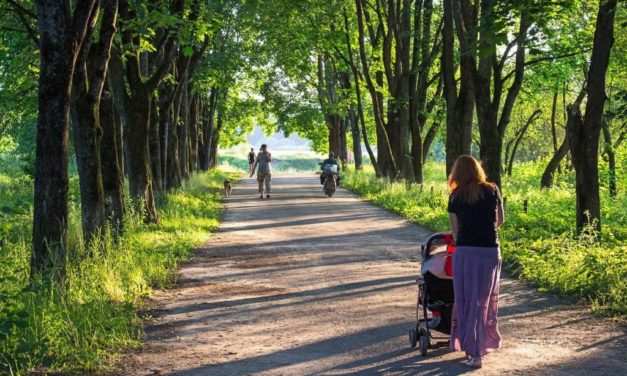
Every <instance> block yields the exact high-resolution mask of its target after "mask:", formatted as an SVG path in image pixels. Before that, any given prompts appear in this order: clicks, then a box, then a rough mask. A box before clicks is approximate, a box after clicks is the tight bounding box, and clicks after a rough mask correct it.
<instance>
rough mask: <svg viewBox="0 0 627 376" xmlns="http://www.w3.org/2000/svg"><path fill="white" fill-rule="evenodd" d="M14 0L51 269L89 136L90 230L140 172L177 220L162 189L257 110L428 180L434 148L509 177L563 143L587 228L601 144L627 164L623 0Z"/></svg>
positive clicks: (241, 130)
mask: <svg viewBox="0 0 627 376" xmlns="http://www.w3.org/2000/svg"><path fill="white" fill-rule="evenodd" d="M0 6H2V9H3V11H4V12H2V14H1V15H0V29H2V34H1V39H2V45H1V46H0V63H1V69H0V81H1V82H2V89H3V90H2V91H1V92H0V117H1V118H2V119H1V120H2V122H1V124H0V137H2V133H4V132H13V133H14V134H15V133H16V132H17V131H18V129H17V128H19V127H13V128H15V129H11V127H7V124H27V123H28V122H27V119H28V116H36V118H37V131H36V134H37V135H36V147H35V149H36V152H35V158H34V160H35V161H34V178H35V200H34V221H33V250H34V252H33V254H34V256H33V259H32V271H33V274H37V273H40V272H42V271H46V270H48V269H49V268H51V267H54V266H61V267H62V265H63V262H62V261H63V259H64V257H65V254H64V252H65V247H66V237H67V235H66V232H67V226H68V189H69V188H68V163H69V161H70V156H71V153H72V151H73V152H74V155H75V160H76V165H77V170H78V175H79V181H80V201H81V208H82V227H83V233H84V238H85V241H86V242H92V241H98V239H99V238H100V237H101V236H102V235H103V233H104V229H105V227H106V226H110V227H111V228H112V229H113V230H114V231H119V230H120V229H121V227H122V226H123V225H124V224H123V218H124V213H125V207H124V205H125V202H127V201H128V200H125V198H124V185H125V181H128V185H129V192H130V196H131V197H130V199H131V200H130V202H133V204H134V205H137V207H138V208H141V213H142V214H143V216H144V217H145V220H146V221H147V222H158V221H159V218H158V213H157V210H156V208H155V195H156V194H158V192H159V191H163V190H168V189H173V188H177V187H179V186H180V185H181V183H182V181H183V180H184V179H186V178H187V177H188V176H189V175H190V173H192V172H193V171H195V170H206V169H208V168H211V167H212V166H215V164H216V161H217V150H218V147H219V146H231V145H234V144H237V143H238V142H240V141H242V139H243V135H245V134H247V133H248V132H249V131H250V130H251V129H252V127H253V125H254V124H258V125H260V126H261V127H263V128H264V129H265V130H266V131H274V130H282V131H284V132H285V133H293V132H296V133H298V134H300V135H301V136H304V137H306V138H308V139H310V140H311V142H312V145H313V147H314V148H315V149H316V150H318V151H328V150H330V151H333V152H335V153H336V154H337V155H339V156H340V159H341V160H342V162H343V163H346V162H347V159H348V154H349V153H348V149H349V148H351V149H352V154H353V155H354V157H355V165H356V167H357V168H358V169H359V168H361V165H362V159H361V156H362V154H363V153H362V150H361V147H362V145H363V146H364V147H365V149H366V152H367V155H368V156H369V159H370V161H371V163H372V165H373V166H374V168H375V171H376V174H377V175H378V176H380V177H386V178H390V179H405V180H406V181H408V182H412V183H422V180H423V166H424V163H425V162H426V160H427V157H428V155H430V152H431V151H434V150H433V149H434V146H435V149H436V150H435V152H439V151H438V150H440V149H441V148H442V146H443V149H444V152H445V153H444V154H443V155H444V157H445V159H446V165H447V171H449V170H450V168H451V166H452V163H453V161H454V160H455V158H456V157H457V156H459V155H461V154H469V153H471V152H477V153H478V154H479V156H480V157H481V159H482V161H483V163H484V166H485V168H486V171H487V173H488V175H489V178H490V179H491V180H492V181H494V182H496V183H497V184H499V185H500V183H501V175H502V173H503V172H509V173H511V170H512V165H513V163H514V161H515V159H516V158H517V156H518V155H523V156H526V158H537V157H542V156H547V154H551V155H552V156H553V157H552V158H550V162H549V163H548V166H547V169H546V172H545V174H544V176H543V179H542V185H543V186H546V187H550V186H551V184H552V181H553V175H554V174H555V171H556V170H558V169H559V168H560V166H561V161H562V160H563V159H564V158H569V159H570V162H569V163H570V164H572V166H573V167H574V169H575V170H576V175H577V184H576V186H577V213H578V214H577V225H578V227H581V226H582V225H583V224H584V223H586V222H587V221H588V217H587V216H586V214H585V213H586V212H589V214H590V216H591V218H593V219H598V218H600V199H599V177H598V156H599V154H601V152H603V154H604V156H605V157H606V158H607V160H608V163H609V164H610V171H612V174H611V176H614V177H615V173H614V171H615V169H616V160H615V157H614V154H613V150H614V149H615V148H616V147H618V145H620V143H621V142H623V140H624V139H625V134H626V133H627V132H626V129H625V118H626V117H625V112H626V111H625V108H626V106H625V103H627V95H626V92H627V91H625V90H624V84H625V82H627V77H625V71H624V68H623V67H624V63H625V61H624V60H625V56H627V53H625V52H626V51H625V50H626V49H627V40H625V38H626V37H625V36H624V35H623V34H625V33H615V32H614V25H615V24H618V25H621V26H620V27H624V24H625V19H626V18H627V17H626V15H625V9H623V8H624V7H620V6H618V5H617V1H616V0H600V1H599V2H598V3H595V4H594V5H592V4H591V2H589V1H585V0H567V1H554V0H524V1H510V0H498V1H497V0H443V1H433V0H273V1H269V0H246V1H238V0H211V1H206V0H160V1H148V0H133V1H130V0H76V1H73V2H68V1H57V0H36V1H32V0H0ZM615 19H618V22H616V21H615ZM615 38H616V39H617V40H618V42H619V43H617V45H616V46H613V41H614V39H615ZM612 51H613V52H612ZM37 66H38V67H37ZM582 72H583V73H582ZM608 72H609V75H610V77H611V79H610V80H609V82H608V80H607V79H606V76H607V75H608ZM33 77H38V80H35V79H33ZM608 87H609V88H610V99H611V100H610V101H609V102H610V103H609V104H608V103H607V102H608V101H606V97H607V96H606V88H608ZM33 89H36V90H37V92H38V96H37V97H34V96H33V95H31V94H30V93H31V92H33ZM29 101H30V102H29ZM31 102H32V103H35V105H36V108H33V106H32V105H29V103H31ZM584 104H585V112H583V113H582V111H581V108H582V106H584ZM29 106H30V107H29ZM540 124H545V126H544V128H540ZM23 128H24V129H28V127H27V126H24V127H23ZM7 129H9V131H7ZM26 133H27V132H26ZM601 133H602V134H603V136H604V148H603V150H600V135H601ZM69 135H71V136H72V137H71V139H69ZM20 137H22V138H23V139H27V138H28V136H24V135H23V136H20ZM524 140H528V142H524ZM71 145H73V148H71ZM615 190H616V188H615V184H614V192H615ZM597 223H599V222H597ZM599 226H600V224H599ZM599 228H600V227H599Z"/></svg>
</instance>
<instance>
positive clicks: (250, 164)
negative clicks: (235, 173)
mask: <svg viewBox="0 0 627 376" xmlns="http://www.w3.org/2000/svg"><path fill="white" fill-rule="evenodd" d="M254 165H255V148H250V153H248V173H249V174H250V175H251V176H252V175H253V172H254V171H255V169H254V168H253V166H254Z"/></svg>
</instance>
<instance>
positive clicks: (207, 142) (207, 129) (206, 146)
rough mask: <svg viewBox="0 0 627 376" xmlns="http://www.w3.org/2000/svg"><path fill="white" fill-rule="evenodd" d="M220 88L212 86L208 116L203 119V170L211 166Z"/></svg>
mask: <svg viewBox="0 0 627 376" xmlns="http://www.w3.org/2000/svg"><path fill="white" fill-rule="evenodd" d="M217 94H218V90H217V88H216V87H212V88H211V91H210V93H209V103H208V105H207V107H208V108H207V110H206V113H207V114H206V118H204V119H203V131H202V135H203V136H202V137H203V147H202V152H201V165H200V168H201V169H202V170H203V171H207V170H209V168H210V167H211V163H210V162H211V145H212V143H211V142H212V137H213V136H212V135H213V122H214V119H215V113H216V105H217V100H218V95H217Z"/></svg>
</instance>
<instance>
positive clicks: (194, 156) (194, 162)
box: [189, 93, 199, 172]
mask: <svg viewBox="0 0 627 376" xmlns="http://www.w3.org/2000/svg"><path fill="white" fill-rule="evenodd" d="M198 106H199V99H198V93H193V94H192V101H191V106H190V109H191V113H190V115H189V120H190V127H189V131H190V132H189V140H190V146H189V171H190V172H195V171H197V170H198V133H199V132H198V121H199V108H198Z"/></svg>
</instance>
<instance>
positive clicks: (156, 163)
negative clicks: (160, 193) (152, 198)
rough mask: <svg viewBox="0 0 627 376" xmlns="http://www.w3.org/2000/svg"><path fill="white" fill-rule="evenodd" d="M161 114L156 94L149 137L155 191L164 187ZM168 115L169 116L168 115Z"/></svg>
mask: <svg viewBox="0 0 627 376" xmlns="http://www.w3.org/2000/svg"><path fill="white" fill-rule="evenodd" d="M159 115H160V113H159V101H158V99H157V96H156V93H155V94H153V96H152V103H151V104H150V132H149V135H148V150H149V151H150V171H151V172H152V177H153V184H154V187H155V189H157V190H161V189H163V187H164V184H163V178H162V174H161V165H162V162H161V153H162V152H161V130H160V129H159V126H160V124H161V120H160V116H159ZM166 115H167V114H166Z"/></svg>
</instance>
